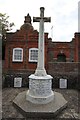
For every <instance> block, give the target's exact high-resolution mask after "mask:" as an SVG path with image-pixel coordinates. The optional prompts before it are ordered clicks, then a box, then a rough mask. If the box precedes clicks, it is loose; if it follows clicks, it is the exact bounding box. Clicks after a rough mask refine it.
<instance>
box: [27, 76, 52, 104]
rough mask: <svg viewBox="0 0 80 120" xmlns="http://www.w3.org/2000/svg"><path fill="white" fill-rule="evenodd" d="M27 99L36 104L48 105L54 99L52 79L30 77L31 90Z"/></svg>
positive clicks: (47, 77) (48, 77)
mask: <svg viewBox="0 0 80 120" xmlns="http://www.w3.org/2000/svg"><path fill="white" fill-rule="evenodd" d="M26 99H27V100H28V101H30V102H32V103H35V104H46V103H48V102H50V101H52V100H53V99H54V93H53V91H52V77H51V76H50V75H46V76H35V75H34V74H32V75H30V76H29V90H28V92H27V94H26Z"/></svg>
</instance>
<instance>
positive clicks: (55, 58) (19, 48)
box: [4, 14, 80, 84]
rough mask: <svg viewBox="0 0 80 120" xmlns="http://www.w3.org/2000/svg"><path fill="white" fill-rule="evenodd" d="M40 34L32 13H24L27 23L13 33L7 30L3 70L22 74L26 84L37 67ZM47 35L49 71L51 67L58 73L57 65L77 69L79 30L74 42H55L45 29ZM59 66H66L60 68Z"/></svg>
mask: <svg viewBox="0 0 80 120" xmlns="http://www.w3.org/2000/svg"><path fill="white" fill-rule="evenodd" d="M38 36H39V33H38V31H37V30H34V28H33V26H32V23H31V17H30V15H29V14H27V16H25V20H24V24H23V25H22V26H21V27H20V30H17V31H16V32H14V33H7V36H6V48H5V62H4V71H5V72H6V74H7V75H8V77H9V76H10V75H12V78H13V79H14V77H16V76H21V77H22V78H23V83H24V84H26V82H25V81H26V77H28V75H29V74H31V73H33V72H34V70H35V69H36V65H37V59H38ZM44 38H45V68H46V70H47V72H49V71H50V72H51V73H52V71H53V73H54V74H55V71H54V70H56V66H58V67H57V68H58V71H59V72H58V73H60V71H63V72H65V73H67V72H70V70H71V72H75V71H76V68H77V62H79V58H80V56H79V49H80V47H79V44H78V42H79V40H80V33H75V34H74V38H72V40H71V42H52V39H51V38H48V33H44ZM52 66H53V67H52ZM60 66H62V67H63V68H62V69H60ZM69 66H71V68H72V69H73V70H72V69H70V68H69ZM64 69H65V70H64ZM53 73H52V74H53Z"/></svg>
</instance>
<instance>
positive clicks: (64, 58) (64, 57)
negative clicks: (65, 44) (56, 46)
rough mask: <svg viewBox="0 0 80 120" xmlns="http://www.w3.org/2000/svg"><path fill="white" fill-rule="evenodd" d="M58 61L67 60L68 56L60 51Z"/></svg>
mask: <svg viewBox="0 0 80 120" xmlns="http://www.w3.org/2000/svg"><path fill="white" fill-rule="evenodd" d="M57 62H66V56H65V54H64V53H59V54H58V55H57Z"/></svg>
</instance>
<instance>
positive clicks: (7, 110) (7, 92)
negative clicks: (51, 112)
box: [2, 88, 80, 120]
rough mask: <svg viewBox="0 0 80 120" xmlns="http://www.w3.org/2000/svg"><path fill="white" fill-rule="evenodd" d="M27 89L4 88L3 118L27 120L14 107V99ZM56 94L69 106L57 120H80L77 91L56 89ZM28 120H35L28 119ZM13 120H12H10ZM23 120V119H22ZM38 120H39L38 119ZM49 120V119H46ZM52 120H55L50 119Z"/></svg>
mask: <svg viewBox="0 0 80 120" xmlns="http://www.w3.org/2000/svg"><path fill="white" fill-rule="evenodd" d="M25 90H27V88H4V89H3V91H2V118H15V120H16V119H17V118H19V119H20V118H25V117H24V116H23V115H22V114H21V112H20V111H19V110H17V109H16V108H15V107H14V106H13V102H12V101H13V100H14V98H15V97H16V96H17V95H18V94H19V93H20V92H22V91H25ZM55 91H56V92H59V93H61V94H62V95H63V96H64V98H65V99H66V100H67V101H68V106H67V108H66V109H64V110H63V111H62V112H61V113H60V114H58V115H57V116H56V119H61V118H70V119H72V118H75V119H80V114H79V107H80V106H79V93H78V91H77V90H72V89H55ZM26 119H27V120H33V119H29V118H26ZM56 119H55V120H56ZM4 120H6V119H4ZM10 120H12V119H10ZM22 120H23V119H22ZM36 120H38V119H37V118H36ZM40 120H42V119H40ZM46 120H47V119H46ZM50 120H54V118H53V119H50Z"/></svg>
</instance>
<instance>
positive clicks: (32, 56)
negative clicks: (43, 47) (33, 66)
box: [29, 48, 38, 62]
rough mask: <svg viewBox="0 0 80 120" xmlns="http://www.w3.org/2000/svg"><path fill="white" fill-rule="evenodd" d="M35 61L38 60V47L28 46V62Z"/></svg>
mask: <svg viewBox="0 0 80 120" xmlns="http://www.w3.org/2000/svg"><path fill="white" fill-rule="evenodd" d="M37 61H38V48H30V49H29V62H37Z"/></svg>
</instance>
